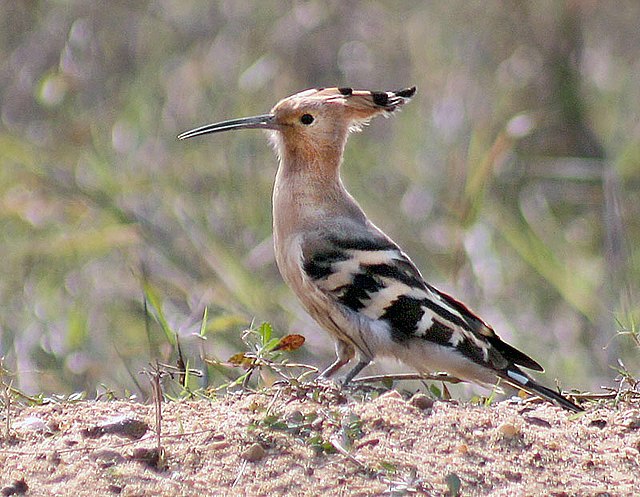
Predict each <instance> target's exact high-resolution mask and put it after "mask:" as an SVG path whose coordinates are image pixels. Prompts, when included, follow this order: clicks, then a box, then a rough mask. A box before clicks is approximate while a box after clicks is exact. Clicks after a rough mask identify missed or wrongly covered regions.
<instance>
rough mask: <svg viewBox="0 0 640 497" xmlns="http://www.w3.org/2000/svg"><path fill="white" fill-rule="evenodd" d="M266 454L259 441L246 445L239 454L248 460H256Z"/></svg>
mask: <svg viewBox="0 0 640 497" xmlns="http://www.w3.org/2000/svg"><path fill="white" fill-rule="evenodd" d="M265 455H266V451H265V450H264V448H263V447H262V445H260V444H259V443H254V444H252V445H250V446H249V447H247V448H246V449H245V451H244V452H243V453H242V454H240V457H242V459H244V460H246V461H249V462H257V461H259V460H260V459H262V458H263V457H264V456H265Z"/></svg>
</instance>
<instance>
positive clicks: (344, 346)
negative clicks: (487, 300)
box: [178, 87, 582, 412]
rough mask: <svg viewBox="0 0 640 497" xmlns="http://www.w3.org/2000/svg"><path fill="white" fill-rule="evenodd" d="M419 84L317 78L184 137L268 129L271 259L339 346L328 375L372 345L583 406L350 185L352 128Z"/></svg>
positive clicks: (385, 353)
mask: <svg viewBox="0 0 640 497" xmlns="http://www.w3.org/2000/svg"><path fill="white" fill-rule="evenodd" d="M415 91H416V88H415V87H412V88H407V89H404V90H399V91H386V92H380V91H368V90H353V89H351V88H317V89H310V90H305V91H302V92H300V93H297V94H295V95H292V96H290V97H288V98H285V99H283V100H281V101H280V102H278V103H277V104H276V105H275V107H273V109H271V112H270V113H268V114H263V115H259V116H254V117H247V118H242V119H233V120H229V121H224V122H219V123H215V124H208V125H206V126H201V127H199V128H196V129H193V130H191V131H187V132H185V133H182V134H181V135H179V136H178V138H179V139H181V140H184V139H187V138H192V137H195V136H200V135H204V134H208V133H217V132H220V131H229V130H235V129H264V130H270V132H271V139H272V142H273V143H274V146H275V149H276V152H277V155H278V161H279V167H278V171H277V173H276V178H275V184H274V188H273V235H274V245H275V256H276V263H277V265H278V268H279V270H280V273H281V274H282V277H283V279H284V280H285V282H286V283H287V284H288V285H289V287H290V288H291V289H292V290H293V292H294V293H295V294H296V296H297V297H298V299H299V300H300V302H301V303H302V305H303V306H304V308H305V309H306V311H307V312H308V313H309V314H310V315H311V317H313V319H314V320H315V321H316V322H317V323H318V324H319V325H320V326H321V327H322V328H324V329H325V330H326V331H327V332H328V333H329V334H330V335H331V337H332V338H333V339H334V341H335V346H336V355H337V358H336V360H335V362H334V363H333V364H331V365H330V366H329V367H328V368H327V369H326V370H325V371H324V372H323V373H322V375H321V377H324V378H329V377H331V376H332V375H334V374H335V373H336V372H337V371H338V370H339V369H341V368H342V367H343V366H345V365H346V364H347V363H349V362H350V361H351V360H352V359H354V358H356V359H357V362H356V363H355V367H353V369H351V371H349V372H348V374H347V375H346V377H345V379H344V383H345V384H346V383H348V382H349V381H350V380H352V379H353V378H354V377H355V376H356V375H357V374H358V373H359V372H360V371H361V370H362V369H363V368H365V367H366V366H367V365H368V364H370V363H371V362H372V361H373V360H374V359H375V358H376V357H391V358H395V359H398V360H399V361H401V362H403V363H405V364H406V365H408V366H410V367H412V368H414V369H415V370H417V371H418V372H423V373H427V372H434V371H446V372H448V373H450V374H452V375H455V376H456V377H458V378H460V379H463V380H469V381H473V382H476V383H479V384H481V385H484V386H491V385H494V384H496V382H498V381H501V382H505V383H506V384H508V385H510V386H512V387H515V388H517V389H519V390H524V391H526V392H528V393H530V394H534V395H537V396H539V397H542V398H544V399H547V400H549V401H551V402H554V403H556V404H558V405H559V406H561V407H563V408H565V409H568V410H571V411H576V412H577V411H581V410H582V409H581V408H580V407H579V406H577V405H576V404H574V403H573V402H571V401H570V400H569V399H567V398H565V397H564V396H562V395H561V394H559V393H557V392H554V391H553V390H551V389H549V388H547V387H545V386H543V385H541V384H539V383H538V382H536V381H535V380H534V379H533V378H532V377H531V376H529V375H528V374H527V373H525V372H524V371H523V370H522V368H527V369H531V370H534V371H543V368H542V366H540V364H538V363H537V362H536V361H535V360H533V359H532V358H530V357H529V356H527V355H526V354H524V353H523V352H520V351H519V350H517V349H515V348H514V347H512V346H511V345H509V344H507V343H505V342H503V341H502V340H501V339H500V337H499V336H498V335H497V334H496V333H495V332H494V331H493V329H492V328H491V326H489V325H488V324H487V323H485V322H484V321H483V320H482V319H481V318H480V317H478V316H477V315H476V314H474V313H473V312H472V311H471V310H470V309H469V308H468V307H467V306H466V305H464V304H463V303H461V302H459V301H458V300H456V299H454V298H453V297H451V296H450V295H447V294H446V293H444V292H442V291H440V290H438V289H437V288H435V287H434V286H432V285H430V284H429V283H427V282H426V281H425V280H424V278H423V277H422V275H421V274H420V271H419V270H418V269H417V268H416V266H415V265H414V264H413V262H412V261H411V259H409V257H408V256H407V255H406V254H405V253H404V252H403V251H402V249H401V248H400V247H399V246H398V245H397V244H396V243H395V242H394V241H393V240H391V238H389V237H388V236H387V235H386V234H385V233H383V232H382V230H380V229H379V228H378V227H376V226H375V225H374V224H373V223H372V222H371V221H370V220H369V219H368V218H367V216H366V214H365V213H364V212H363V210H362V209H361V208H360V206H359V205H358V203H357V202H356V201H355V199H354V198H353V197H352V196H351V195H350V194H349V192H348V191H347V190H346V189H345V187H344V185H343V183H342V180H341V178H340V166H341V163H342V156H343V151H344V148H345V144H346V142H347V137H348V135H349V133H350V132H352V131H358V130H360V129H361V127H362V126H363V125H365V124H366V123H368V122H369V120H370V119H372V118H373V117H375V116H377V115H383V116H389V115H390V114H392V113H393V112H395V111H397V110H398V109H400V108H401V107H402V106H403V105H404V104H405V103H407V102H408V101H409V100H410V99H411V98H412V97H413V95H414V94H415Z"/></svg>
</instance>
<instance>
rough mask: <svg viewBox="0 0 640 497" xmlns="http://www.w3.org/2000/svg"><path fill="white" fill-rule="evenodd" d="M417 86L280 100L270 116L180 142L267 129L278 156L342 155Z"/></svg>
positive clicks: (216, 127) (212, 127) (325, 91)
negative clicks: (350, 138)
mask: <svg viewBox="0 0 640 497" xmlns="http://www.w3.org/2000/svg"><path fill="white" fill-rule="evenodd" d="M415 92H416V88H415V86H414V87H412V88H406V89H404V90H398V91H370V90H353V89H351V88H314V89H310V90H305V91H302V92H300V93H296V94H295V95H292V96H290V97H287V98H285V99H283V100H280V102H278V103H277V104H276V105H275V106H274V107H273V109H271V112H270V113H269V114H263V115H259V116H253V117H245V118H241V119H232V120H229V121H223V122H219V123H214V124H207V125H205V126H201V127H199V128H196V129H193V130H190V131H186V132H185V133H182V134H181V135H179V136H178V138H179V139H181V140H184V139H186V138H192V137H194V136H200V135H204V134H207V133H217V132H220V131H229V130H233V129H266V130H272V131H275V133H273V137H274V140H275V143H276V148H277V149H278V152H279V153H280V154H281V155H282V154H283V153H285V152H286V151H287V150H288V151H290V152H293V153H296V154H300V153H302V154H304V155H307V154H316V155H318V154H320V155H322V153H323V151H335V152H338V153H341V152H342V148H343V146H344V143H345V141H346V138H347V135H348V133H349V132H350V131H355V130H359V129H360V128H361V126H363V125H364V124H367V123H368V122H369V120H371V119H372V118H373V117H375V116H377V115H379V114H382V115H390V114H391V113H393V112H395V111H396V110H398V109H399V108H400V107H402V105H404V104H405V103H406V102H408V101H409V100H410V99H411V97H413V95H414V94H415Z"/></svg>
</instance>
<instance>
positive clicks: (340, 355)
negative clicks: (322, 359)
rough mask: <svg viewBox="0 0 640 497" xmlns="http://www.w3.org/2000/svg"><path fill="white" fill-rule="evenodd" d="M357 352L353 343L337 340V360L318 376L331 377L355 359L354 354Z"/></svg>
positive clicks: (321, 377)
mask: <svg viewBox="0 0 640 497" xmlns="http://www.w3.org/2000/svg"><path fill="white" fill-rule="evenodd" d="M355 354H356V351H355V350H354V348H353V345H351V344H350V343H347V342H342V341H338V342H336V355H337V357H336V360H335V361H334V362H333V363H332V364H331V365H330V366H329V367H328V368H327V369H325V370H324V371H323V372H322V373H321V374H320V376H319V377H318V378H320V379H328V378H331V377H332V376H333V375H334V374H335V373H336V372H337V371H338V370H339V369H340V368H341V367H342V366H344V365H345V364H347V363H348V362H349V361H350V360H351V359H353V356H355ZM360 369H362V368H360ZM356 374H357V372H356Z"/></svg>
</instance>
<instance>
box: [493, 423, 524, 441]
mask: <svg viewBox="0 0 640 497" xmlns="http://www.w3.org/2000/svg"><path fill="white" fill-rule="evenodd" d="M498 431H499V432H500V433H502V434H503V435H504V436H505V437H506V438H513V437H515V436H516V435H518V434H519V433H520V430H519V429H518V427H517V426H515V425H513V424H511V423H502V424H501V425H500V426H498Z"/></svg>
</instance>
